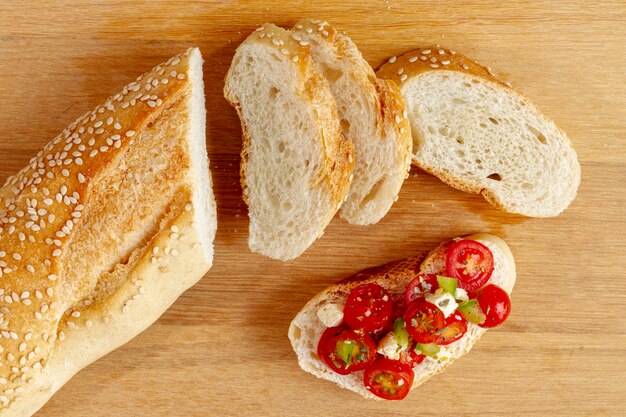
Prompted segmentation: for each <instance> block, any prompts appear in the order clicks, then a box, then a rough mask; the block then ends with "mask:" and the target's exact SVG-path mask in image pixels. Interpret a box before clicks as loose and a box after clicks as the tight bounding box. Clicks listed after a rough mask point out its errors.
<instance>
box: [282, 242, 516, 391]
mask: <svg viewBox="0 0 626 417" xmlns="http://www.w3.org/2000/svg"><path fill="white" fill-rule="evenodd" d="M464 239H474V240H477V241H479V242H481V243H483V244H484V245H486V246H487V247H489V249H491V251H492V252H493V255H494V263H495V265H494V271H493V275H492V277H491V280H490V282H491V283H493V284H496V285H499V286H501V287H502V288H503V289H504V290H505V291H507V292H508V293H509V294H510V293H511V291H512V289H513V285H514V284H515V261H514V260H513V255H512V254H511V251H510V250H509V247H508V246H507V244H506V243H505V242H504V241H503V240H502V239H500V238H499V237H496V236H493V235H490V234H486V233H479V234H476V235H471V236H467V237H465V238H464ZM445 243H447V242H444V243H442V244H441V245H439V246H438V247H437V248H436V249H434V250H433V251H431V252H430V253H429V254H428V255H427V256H426V258H425V259H424V257H423V256H416V257H413V258H409V259H405V260H402V261H397V262H392V263H390V264H387V265H384V266H382V267H378V268H372V269H369V270H365V271H362V272H360V273H358V274H356V275H355V276H354V277H353V278H352V279H348V280H344V281H341V282H339V283H337V284H335V285H332V286H330V287H328V288H327V289H325V290H324V291H322V292H321V293H319V294H317V295H316V296H315V297H313V298H312V299H311V301H309V302H308V303H307V304H306V305H305V306H304V308H302V310H300V312H299V313H298V314H297V315H296V317H295V318H294V319H293V321H292V322H291V325H290V326H289V339H290V340H291V345H292V347H293V350H294V351H295V352H296V355H297V356H298V363H299V364H300V367H301V368H302V369H304V370H305V371H307V372H309V373H311V374H313V375H315V376H317V377H318V378H322V379H326V380H329V381H333V382H335V383H336V384H337V385H339V386H340V387H342V388H346V389H349V390H351V391H354V392H356V393H358V394H360V395H362V396H364V397H366V398H373V399H378V400H379V399H380V398H379V397H377V396H375V395H373V394H372V393H371V392H369V391H368V390H367V389H366V388H365V385H364V384H363V372H362V371H361V372H355V373H352V374H349V375H339V374H337V373H335V372H333V371H332V370H331V369H330V368H328V366H327V365H326V364H324V363H323V362H322V361H321V360H320V359H319V357H318V356H317V344H318V342H319V339H320V337H321V336H322V333H323V332H324V330H325V329H326V328H325V327H324V325H323V324H322V323H321V322H320V320H319V318H318V317H317V310H318V309H319V308H320V307H321V306H322V305H324V304H328V303H337V304H341V305H343V304H345V302H346V299H347V297H348V294H349V293H350V291H351V290H352V289H353V288H355V287H357V286H359V285H361V284H363V283H370V282H371V283H376V284H379V285H381V286H383V287H384V288H386V289H387V290H388V291H389V292H390V294H391V295H392V296H393V297H394V299H398V298H399V299H402V297H403V296H404V291H405V289H406V286H407V285H408V283H409V282H411V280H412V279H413V278H415V277H416V275H417V274H418V273H419V271H422V272H424V273H432V272H436V271H441V268H442V267H443V268H445V254H444V251H443V248H444V245H445ZM485 331H486V329H483V328H481V327H479V326H476V325H474V324H472V323H468V331H467V334H466V336H464V337H463V338H462V339H461V340H459V341H457V342H455V343H452V344H450V345H448V346H446V348H445V352H446V353H445V356H444V357H443V358H441V359H433V358H430V357H427V358H426V359H425V360H424V362H422V363H421V364H420V365H418V366H416V367H415V368H414V372H415V379H414V382H413V386H412V389H413V388H415V387H417V386H419V385H421V384H423V383H424V382H426V381H427V380H428V379H429V378H430V377H431V376H433V375H436V374H438V373H440V372H442V371H443V370H445V369H446V368H447V367H448V366H449V365H450V364H451V363H452V362H453V361H454V360H456V359H458V358H460V357H461V356H463V355H465V354H466V353H467V352H469V351H470V349H471V348H472V347H473V346H474V343H476V342H477V341H478V339H480V337H481V336H482V335H483V333H485ZM442 349H443V348H442ZM440 356H441V354H440ZM445 358H447V359H445Z"/></svg>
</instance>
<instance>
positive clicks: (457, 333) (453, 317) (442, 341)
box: [435, 312, 467, 345]
mask: <svg viewBox="0 0 626 417" xmlns="http://www.w3.org/2000/svg"><path fill="white" fill-rule="evenodd" d="M445 326H446V327H444V328H443V329H442V330H440V331H439V337H438V338H437V340H436V341H435V343H436V344H438V345H449V344H450V343H452V342H456V341H457V340H459V339H460V338H462V337H463V335H464V334H465V332H467V320H465V318H463V316H461V315H460V314H459V313H457V312H454V313H452V314H450V315H449V316H448V318H446V322H445Z"/></svg>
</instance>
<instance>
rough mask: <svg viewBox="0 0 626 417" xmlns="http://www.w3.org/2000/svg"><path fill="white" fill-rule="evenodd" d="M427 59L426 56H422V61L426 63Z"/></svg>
mask: <svg viewBox="0 0 626 417" xmlns="http://www.w3.org/2000/svg"><path fill="white" fill-rule="evenodd" d="M427 59H428V58H426V55H422V56H420V60H422V61H426V60H427Z"/></svg>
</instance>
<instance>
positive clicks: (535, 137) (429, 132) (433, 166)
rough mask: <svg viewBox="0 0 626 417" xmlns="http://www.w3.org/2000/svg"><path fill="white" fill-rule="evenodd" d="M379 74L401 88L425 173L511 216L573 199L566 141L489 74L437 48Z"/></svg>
mask: <svg viewBox="0 0 626 417" xmlns="http://www.w3.org/2000/svg"><path fill="white" fill-rule="evenodd" d="M378 76H379V77H382V78H389V79H392V80H394V81H396V82H397V83H398V85H399V86H400V90H401V91H402V95H403V96H404V99H405V101H406V104H407V108H408V112H409V119H410V122H411V128H412V134H413V153H414V156H413V162H414V163H415V164H416V165H417V166H419V167H420V168H422V169H424V170H425V171H427V172H429V173H431V174H433V175H435V176H437V177H438V178H440V179H441V180H442V181H444V182H445V183H447V184H449V185H451V186H453V187H455V188H457V189H460V190H463V191H467V192H471V193H481V194H482V195H483V196H484V198H485V199H486V200H487V201H488V202H490V203H491V204H493V205H494V206H496V207H498V208H500V209H502V210H504V211H507V212H510V213H517V214H522V215H526V216H533V217H551V216H556V215H558V214H559V213H561V212H562V211H563V210H565V208H567V206H568V205H569V204H570V203H571V202H572V201H573V200H574V197H575V196H576V191H577V189H578V185H579V183H580V165H579V163H578V160H577V158H576V152H575V151H574V149H573V147H572V144H571V143H570V141H569V140H568V138H567V136H566V135H565V133H564V132H563V131H562V130H560V129H559V128H558V127H557V126H556V125H555V124H554V122H552V121H551V120H549V119H548V118H547V117H545V116H544V115H543V114H542V113H541V112H540V111H539V110H538V109H537V107H535V105H534V104H533V103H532V102H531V101H530V100H529V99H527V98H526V97H524V96H522V95H520V94H518V93H517V92H515V91H514V90H513V89H512V88H510V87H509V86H507V85H506V84H504V83H502V82H500V81H499V80H498V79H496V78H495V76H494V75H493V74H492V73H491V72H490V70H489V69H487V68H484V67H482V66H480V65H478V64H477V63H476V62H474V61H472V60H471V59H469V58H467V57H465V56H463V55H461V54H458V53H455V52H454V51H452V50H446V49H442V48H439V47H434V48H422V49H418V50H414V51H410V52H407V53H405V54H403V55H402V56H400V57H397V58H396V57H393V58H391V59H390V60H389V61H388V62H387V63H385V64H384V65H383V66H382V67H381V68H380V70H379V71H378Z"/></svg>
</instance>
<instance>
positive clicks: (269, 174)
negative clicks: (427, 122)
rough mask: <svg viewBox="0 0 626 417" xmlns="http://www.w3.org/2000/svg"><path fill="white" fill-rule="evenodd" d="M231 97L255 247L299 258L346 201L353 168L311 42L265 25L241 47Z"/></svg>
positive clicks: (228, 89) (229, 84)
mask: <svg viewBox="0 0 626 417" xmlns="http://www.w3.org/2000/svg"><path fill="white" fill-rule="evenodd" d="M224 96H225V97H226V99H227V100H228V101H229V102H230V103H231V104H232V105H233V107H234V108H235V109H236V110H237V113H238V114H239V118H240V119H241V126H242V131H243V148H242V151H241V185H242V187H243V196H244V200H245V201H246V203H247V204H248V212H249V217H250V230H249V237H248V245H249V246H250V249H251V250H252V251H253V252H258V253H261V254H263V255H266V256H269V257H271V258H274V259H279V260H283V261H286V260H289V259H293V258H296V257H297V256H299V255H300V254H302V252H304V251H305V250H306V249H307V248H308V247H309V246H310V245H311V244H312V243H313V242H314V241H315V239H317V238H318V237H320V236H321V235H322V234H323V231H324V228H325V227H326V225H328V223H329V222H330V220H331V219H332V218H333V216H334V214H335V213H336V212H337V210H338V209H339V207H340V206H341V203H342V202H343V200H344V199H345V197H346V194H347V192H348V189H349V187H350V176H351V174H352V170H353V166H354V148H353V146H352V144H351V143H350V142H349V141H347V140H346V139H345V137H344V136H343V135H342V134H341V129H340V127H339V119H338V117H337V110H336V107H335V101H334V99H333V97H332V94H331V92H330V88H329V87H328V83H327V82H326V80H325V79H324V77H322V75H321V74H320V73H319V71H318V70H317V69H316V67H315V64H314V63H313V60H312V58H311V54H310V51H309V48H308V47H305V46H302V45H300V43H299V42H297V41H296V40H295V39H293V38H292V36H291V33H290V32H289V31H287V30H285V29H281V28H279V27H277V26H274V25H272V24H265V25H263V26H261V27H260V28H259V29H258V30H257V31H256V32H254V33H252V34H251V35H250V36H249V37H248V38H247V39H246V40H245V41H244V42H243V43H242V44H241V45H240V46H239V47H238V48H237V52H236V53H235V56H234V58H233V62H232V64H231V67H230V69H229V70H228V75H227V76H226V84H225V86H224Z"/></svg>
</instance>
